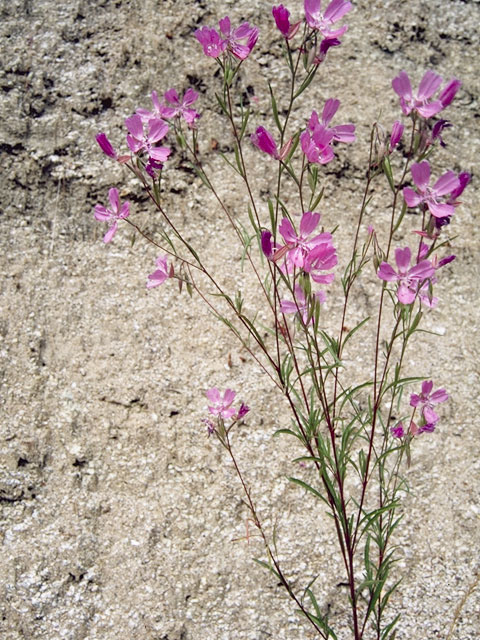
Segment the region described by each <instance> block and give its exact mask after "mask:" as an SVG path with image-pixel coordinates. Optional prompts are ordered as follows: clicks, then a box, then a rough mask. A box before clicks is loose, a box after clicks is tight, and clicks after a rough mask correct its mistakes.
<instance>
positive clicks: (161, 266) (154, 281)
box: [147, 255, 173, 289]
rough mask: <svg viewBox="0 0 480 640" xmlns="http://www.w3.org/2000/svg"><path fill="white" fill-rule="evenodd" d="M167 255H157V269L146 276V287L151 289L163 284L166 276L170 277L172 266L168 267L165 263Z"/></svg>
mask: <svg viewBox="0 0 480 640" xmlns="http://www.w3.org/2000/svg"><path fill="white" fill-rule="evenodd" d="M167 258H168V256H166V255H165V256H159V257H158V258H157V260H156V262H155V264H156V265H157V267H158V269H156V270H155V271H154V272H153V273H151V274H150V275H149V276H148V280H147V289H153V287H158V286H159V285H161V284H163V283H164V282H165V280H166V279H167V278H171V277H172V275H173V268H170V269H169V268H168V264H167Z"/></svg>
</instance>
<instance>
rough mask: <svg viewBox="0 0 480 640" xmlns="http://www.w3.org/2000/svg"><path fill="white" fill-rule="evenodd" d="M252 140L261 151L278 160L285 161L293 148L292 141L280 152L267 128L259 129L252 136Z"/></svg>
mask: <svg viewBox="0 0 480 640" xmlns="http://www.w3.org/2000/svg"><path fill="white" fill-rule="evenodd" d="M250 140H251V141H252V143H253V144H254V145H255V146H256V147H258V149H260V151H263V152H264V153H268V155H269V156H272V158H275V159H276V160H284V159H285V158H286V156H287V155H288V152H289V151H290V149H291V147H292V140H291V139H290V140H288V141H287V142H286V143H285V144H284V145H283V147H282V148H281V149H280V151H279V150H278V147H277V143H276V142H275V140H274V139H273V136H272V134H271V133H270V131H268V130H267V129H265V127H257V130H256V131H255V133H252V135H251V136H250Z"/></svg>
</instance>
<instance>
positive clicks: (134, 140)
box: [125, 114, 171, 163]
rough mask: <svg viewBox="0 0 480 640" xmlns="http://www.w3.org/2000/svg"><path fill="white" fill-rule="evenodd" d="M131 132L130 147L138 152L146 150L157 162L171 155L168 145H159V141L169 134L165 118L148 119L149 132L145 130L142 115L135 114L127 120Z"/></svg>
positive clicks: (126, 124) (128, 139) (126, 123)
mask: <svg viewBox="0 0 480 640" xmlns="http://www.w3.org/2000/svg"><path fill="white" fill-rule="evenodd" d="M125 126H126V127H127V129H128V131H129V134H128V135H127V144H128V147H129V149H130V150H131V151H132V152H133V153H135V154H137V153H140V152H141V151H144V152H145V153H147V154H148V157H149V158H153V160H155V161H156V162H161V163H163V162H165V161H166V160H167V158H168V156H169V155H170V151H171V150H170V149H169V148H168V147H157V146H155V145H156V144H157V142H160V140H162V138H164V137H165V136H166V135H167V132H168V125H167V123H166V122H164V121H163V120H160V119H158V118H152V119H151V120H149V121H148V133H145V132H144V127H143V122H142V118H141V116H140V115H138V114H135V115H133V116H130V118H127V119H126V120H125Z"/></svg>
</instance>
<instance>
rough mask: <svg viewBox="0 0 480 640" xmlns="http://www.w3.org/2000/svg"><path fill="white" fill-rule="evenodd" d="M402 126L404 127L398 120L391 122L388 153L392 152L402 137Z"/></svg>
mask: <svg viewBox="0 0 480 640" xmlns="http://www.w3.org/2000/svg"><path fill="white" fill-rule="evenodd" d="M404 128H405V127H404V126H403V124H402V123H401V122H399V121H398V120H396V121H395V122H394V123H393V126H392V133H391V134H390V145H389V147H388V149H389V152H390V153H392V151H393V150H394V149H395V147H396V146H397V144H398V143H399V142H400V140H401V139H402V136H403V130H404Z"/></svg>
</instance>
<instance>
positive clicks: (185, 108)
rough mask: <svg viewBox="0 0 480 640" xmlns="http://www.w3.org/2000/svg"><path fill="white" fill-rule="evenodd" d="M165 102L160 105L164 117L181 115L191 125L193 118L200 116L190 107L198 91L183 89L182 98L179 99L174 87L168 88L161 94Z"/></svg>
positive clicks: (193, 121)
mask: <svg viewBox="0 0 480 640" xmlns="http://www.w3.org/2000/svg"><path fill="white" fill-rule="evenodd" d="M163 97H164V98H165V101H166V104H165V105H164V106H163V107H162V116H163V117H164V118H175V117H180V116H181V117H182V118H183V119H184V120H185V122H186V123H187V124H188V126H189V127H193V125H194V123H195V120H196V119H197V118H199V117H200V114H199V113H198V111H195V109H190V107H191V105H192V104H193V103H194V102H195V101H196V100H197V98H198V93H197V92H196V91H195V90H194V89H192V88H189V89H187V90H186V91H185V93H184V95H183V98H182V100H180V98H179V96H178V93H177V92H176V91H175V89H169V90H168V91H167V92H166V93H165V94H164V96H163ZM169 105H173V106H169Z"/></svg>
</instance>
